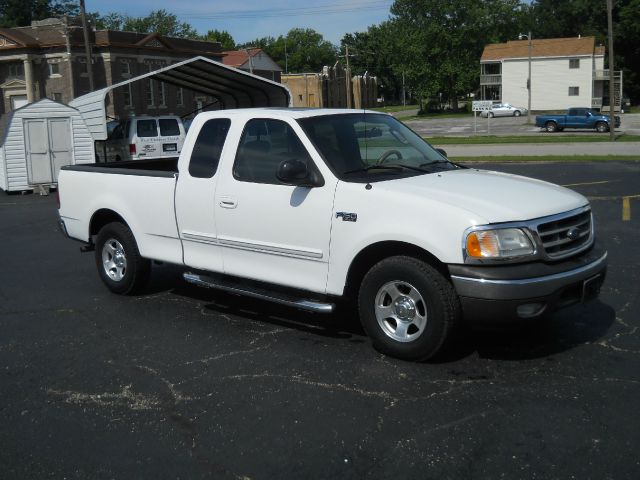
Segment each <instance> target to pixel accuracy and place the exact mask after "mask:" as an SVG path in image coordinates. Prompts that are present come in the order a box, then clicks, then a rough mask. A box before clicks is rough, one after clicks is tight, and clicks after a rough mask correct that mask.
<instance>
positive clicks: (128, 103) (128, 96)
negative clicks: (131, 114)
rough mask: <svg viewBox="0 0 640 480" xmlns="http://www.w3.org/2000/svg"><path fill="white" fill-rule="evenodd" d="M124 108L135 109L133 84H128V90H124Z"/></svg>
mask: <svg viewBox="0 0 640 480" xmlns="http://www.w3.org/2000/svg"><path fill="white" fill-rule="evenodd" d="M124 106H125V107H133V95H132V92H131V84H130V83H128V84H127V88H125V89H124Z"/></svg>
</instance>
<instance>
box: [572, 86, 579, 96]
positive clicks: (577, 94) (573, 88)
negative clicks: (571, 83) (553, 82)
mask: <svg viewBox="0 0 640 480" xmlns="http://www.w3.org/2000/svg"><path fill="white" fill-rule="evenodd" d="M569 96H570V97H579V96H580V87H569Z"/></svg>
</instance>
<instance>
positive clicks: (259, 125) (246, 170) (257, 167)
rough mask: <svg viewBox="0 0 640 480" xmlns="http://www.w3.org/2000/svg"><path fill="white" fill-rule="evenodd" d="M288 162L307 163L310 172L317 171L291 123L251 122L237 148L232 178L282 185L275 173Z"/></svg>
mask: <svg viewBox="0 0 640 480" xmlns="http://www.w3.org/2000/svg"><path fill="white" fill-rule="evenodd" d="M285 160H299V161H301V162H304V163H306V164H307V168H308V169H309V170H315V168H316V167H315V165H314V163H313V161H312V160H311V156H310V155H309V152H307V150H306V149H305V148H304V145H302V142H301V141H300V139H299V138H298V136H297V135H296V133H295V132H294V131H293V128H291V126H290V125H289V124H288V123H286V122H283V121H281V120H273V119H254V120H250V121H248V122H247V124H246V125H245V128H244V132H242V138H241V139H240V144H239V145H238V153H237V154H236V161H235V164H234V166H233V176H234V178H236V180H240V181H241V182H253V183H267V184H273V185H283V183H282V182H281V181H280V180H278V178H277V176H276V174H277V172H278V167H279V166H280V163H282V162H283V161H285Z"/></svg>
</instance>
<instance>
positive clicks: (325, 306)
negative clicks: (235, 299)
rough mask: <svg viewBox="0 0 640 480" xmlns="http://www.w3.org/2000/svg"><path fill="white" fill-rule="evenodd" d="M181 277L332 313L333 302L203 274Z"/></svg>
mask: <svg viewBox="0 0 640 480" xmlns="http://www.w3.org/2000/svg"><path fill="white" fill-rule="evenodd" d="M182 276H183V278H184V280H185V281H186V282H188V283H192V284H193V285H198V286H199V287H206V288H214V289H217V290H223V291H225V292H229V293H234V294H236V295H244V296H247V297H252V298H258V299H260V300H266V301H268V302H273V303H279V304H281V305H287V306H289V307H295V308H299V309H301V310H306V311H309V312H315V313H333V311H334V310H335V305H334V304H333V303H323V302H317V301H314V300H309V299H305V298H299V297H295V296H292V295H287V294H284V293H279V292H273V291H270V290H267V289H262V288H260V287H255V286H251V287H249V286H246V285H240V284H239V283H223V282H221V281H220V280H218V279H214V278H212V277H209V276H205V275H198V274H196V273H191V272H187V273H184V274H183V275H182Z"/></svg>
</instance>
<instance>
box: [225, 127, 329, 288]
mask: <svg viewBox="0 0 640 480" xmlns="http://www.w3.org/2000/svg"><path fill="white" fill-rule="evenodd" d="M301 139H303V140H304V141H306V143H307V145H308V146H309V147H310V149H309V150H308V149H307V148H306V147H305V146H304V144H303V141H301ZM310 151H312V152H313V154H314V156H315V157H316V159H317V160H319V159H320V157H319V156H318V154H317V152H315V150H313V149H312V147H311V144H310V143H309V142H308V140H307V139H306V137H304V134H303V133H302V131H301V130H300V127H299V126H298V125H297V124H295V123H291V124H290V123H288V122H285V121H283V120H277V119H251V120H249V121H247V122H246V124H245V125H244V128H243V130H242V133H241V134H240V139H239V144H238V148H237V153H236V155H235V158H226V157H225V161H224V162H223V167H222V170H221V172H220V179H219V183H218V188H217V190H216V201H215V203H216V224H217V227H218V241H219V243H220V245H221V246H222V249H223V255H224V266H225V273H228V274H231V275H237V276H241V277H247V278H251V279H254V280H261V281H266V282H271V283H276V284H280V285H285V286H290V287H295V288H300V289H306V290H311V291H316V292H324V291H325V289H326V281H327V271H328V260H329V238H330V231H331V215H332V206H333V196H334V192H335V186H336V182H337V180H336V179H335V178H334V177H332V176H330V175H324V176H322V175H321V173H320V171H321V170H320V169H318V165H316V163H315V162H314V160H313V158H312V155H311V154H310V153H309V152H310ZM284 160H299V161H302V162H305V163H306V164H307V169H308V170H309V171H315V172H316V173H317V174H318V176H319V178H322V180H323V185H322V186H319V187H313V188H310V187H296V186H291V185H285V184H283V182H281V181H280V180H278V178H277V176H276V172H277V170H278V167H279V165H280V163H281V162H283V161H284Z"/></svg>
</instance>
